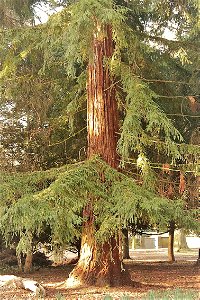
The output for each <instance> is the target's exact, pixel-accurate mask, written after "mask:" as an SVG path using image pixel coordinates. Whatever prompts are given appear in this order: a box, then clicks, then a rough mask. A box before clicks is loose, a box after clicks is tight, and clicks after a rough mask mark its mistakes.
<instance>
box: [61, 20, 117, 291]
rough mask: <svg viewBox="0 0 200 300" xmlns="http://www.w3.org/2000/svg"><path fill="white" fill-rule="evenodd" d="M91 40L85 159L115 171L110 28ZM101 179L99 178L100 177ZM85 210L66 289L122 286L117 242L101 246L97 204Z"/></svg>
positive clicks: (115, 145)
mask: <svg viewBox="0 0 200 300" xmlns="http://www.w3.org/2000/svg"><path fill="white" fill-rule="evenodd" d="M96 26H97V31H96V33H95V34H94V40H93V58H92V59H91V61H90V63H89V65H88V81H87V121H88V158H91V157H92V156H93V155H99V156H100V157H101V158H102V159H103V160H104V161H106V162H107V163H108V164H109V165H110V166H111V167H113V168H116V169H117V167H118V156H117V152H116V147H117V132H118V111H117V102H116V98H115V85H114V84H113V83H114V82H113V79H112V76H111V74H110V71H109V68H108V67H106V66H105V65H104V64H105V59H106V58H108V59H109V58H110V57H111V56H112V54H113V40H112V28H111V27H110V26H109V25H106V26H105V25H104V26H101V25H98V24H96ZM100 176H101V175H100ZM88 198H89V203H88V205H87V207H86V208H85V209H84V212H83V217H84V219H85V220H86V221H85V223H84V224H83V230H82V241H81V251H80V259H79V262H78V264H77V266H76V267H75V268H74V270H73V271H72V272H71V274H70V276H69V278H68V280H67V285H68V286H73V285H79V284H83V283H86V284H96V285H115V284H120V283H121V261H120V256H119V246H118V244H119V241H118V239H116V238H115V237H112V238H110V239H109V240H108V241H106V242H104V243H103V244H101V243H99V242H97V241H96V239H95V224H94V221H95V217H94V215H93V203H94V201H99V200H97V199H94V198H93V197H92V195H91V196H89V197H88Z"/></svg>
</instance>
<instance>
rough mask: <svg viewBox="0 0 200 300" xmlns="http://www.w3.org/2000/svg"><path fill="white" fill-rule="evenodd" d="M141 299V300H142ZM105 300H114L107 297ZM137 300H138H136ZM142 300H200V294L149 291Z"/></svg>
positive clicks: (127, 297)
mask: <svg viewBox="0 0 200 300" xmlns="http://www.w3.org/2000/svg"><path fill="white" fill-rule="evenodd" d="M129 299H130V297H129V296H122V297H121V300H129ZM140 299H141V298H140ZM103 300H113V298H112V297H111V296H109V295H106V296H105V297H104V298H103ZM135 300H137V298H135ZM141 300H199V293H198V291H196V290H181V289H173V290H166V291H159V292H157V291H149V292H148V293H147V295H145V296H144V297H143V298H142V299H141Z"/></svg>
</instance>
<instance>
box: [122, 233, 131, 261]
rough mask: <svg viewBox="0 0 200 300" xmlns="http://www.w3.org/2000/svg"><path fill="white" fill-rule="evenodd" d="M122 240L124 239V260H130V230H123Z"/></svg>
mask: <svg viewBox="0 0 200 300" xmlns="http://www.w3.org/2000/svg"><path fill="white" fill-rule="evenodd" d="M122 239H123V244H122V245H123V246H122V247H123V259H130V255H129V239H128V229H126V228H124V229H122Z"/></svg>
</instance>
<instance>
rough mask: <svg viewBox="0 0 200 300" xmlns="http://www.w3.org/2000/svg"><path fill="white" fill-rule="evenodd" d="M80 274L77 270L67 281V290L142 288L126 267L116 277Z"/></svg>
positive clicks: (90, 273) (89, 273)
mask: <svg viewBox="0 0 200 300" xmlns="http://www.w3.org/2000/svg"><path fill="white" fill-rule="evenodd" d="M79 271H80V272H79V274H78V272H77V269H76V268H75V269H74V270H73V271H72V272H71V274H70V275H69V278H68V279H67V280H66V283H65V286H66V287H67V288H77V287H83V286H96V287H104V286H107V287H108V286H109V287H121V286H130V287H140V286H141V284H140V283H139V282H135V281H133V280H132V279H131V276H130V273H129V271H128V270H127V268H126V267H124V266H123V269H122V271H121V274H120V275H119V274H117V275H116V276H112V278H109V276H106V275H105V276H104V275H103V274H100V273H99V274H97V275H95V274H94V273H92V272H88V273H87V274H86V273H84V272H83V271H82V272H81V270H80V269H79Z"/></svg>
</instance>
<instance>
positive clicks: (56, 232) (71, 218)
mask: <svg viewBox="0 0 200 300" xmlns="http://www.w3.org/2000/svg"><path fill="white" fill-rule="evenodd" d="M47 175H48V176H47ZM24 177H25V175H23V176H21V178H20V177H19V178H18V180H17V181H16V182H18V184H17V186H16V182H15V184H13V181H11V178H12V177H11V178H9V176H8V177H7V179H6V180H5V182H7V184H8V183H10V186H12V188H13V191H15V194H14V193H13V194H14V195H16V189H17V187H18V188H19V190H21V189H22V191H24V192H23V194H22V193H21V194H20V195H19V194H18V200H16V201H14V202H13V203H12V205H11V206H9V205H8V206H4V210H3V211H2V212H1V222H0V225H1V231H2V234H3V236H4V237H5V238H6V239H8V240H9V238H10V237H11V236H12V235H15V234H18V235H19V236H20V237H21V241H20V244H19V248H20V250H22V248H23V247H24V248H27V246H26V245H27V242H26V241H27V239H28V240H29V239H30V238H29V236H30V233H32V235H36V236H39V235H40V233H41V232H43V231H44V230H45V227H46V226H49V227H50V229H51V239H52V243H53V244H58V245H65V244H67V243H69V242H72V241H73V239H74V238H77V237H79V235H80V232H79V228H80V226H81V224H82V221H83V220H82V217H81V212H82V210H83V208H84V207H85V205H86V204H87V203H88V199H89V198H91V197H92V199H94V203H93V212H94V216H95V224H96V228H97V229H96V238H97V239H98V240H99V242H102V241H103V240H105V239H107V238H109V237H110V236H112V235H113V234H117V232H118V230H119V228H121V226H126V225H127V223H128V222H131V221H132V222H133V221H135V222H137V219H140V220H141V219H142V218H148V222H149V225H152V227H155V226H157V227H158V226H159V228H165V229H166V228H167V226H168V224H169V221H170V220H172V219H173V220H175V222H176V224H177V226H178V227H180V226H181V227H182V226H184V227H185V228H186V227H187V228H190V229H191V228H194V229H198V222H196V221H195V217H196V215H195V214H192V213H191V212H190V213H189V214H188V211H187V210H185V204H184V202H183V201H181V200H179V201H171V200H168V199H166V198H161V197H158V196H155V195H154V194H153V193H152V192H150V191H148V190H146V189H145V188H143V187H140V186H138V185H137V184H136V183H135V182H134V181H133V180H132V179H131V178H129V177H127V176H126V175H124V174H122V173H120V172H118V171H116V170H114V169H112V168H111V167H110V166H108V165H107V164H106V163H105V162H103V161H101V160H99V159H98V158H94V159H93V160H89V161H86V162H84V163H81V164H78V165H72V166H66V167H65V168H63V169H62V170H57V171H56V170H52V171H51V172H50V171H49V173H48V174H47V172H42V173H41V174H40V172H35V173H34V174H33V175H31V174H30V177H29V176H28V174H26V178H24ZM28 177H29V178H28ZM27 178H28V179H27ZM20 179H22V182H21V183H20ZM23 180H24V183H25V187H26V186H27V188H26V189H24V188H23ZM50 180H51V181H52V183H51V184H50ZM41 181H42V186H41ZM19 183H20V184H21V186H20V184H19ZM29 183H31V184H30V186H29ZM39 183H40V187H39V186H38V184H39ZM45 185H46V187H45ZM3 188H4V189H5V186H4V182H3ZM10 190H11V189H10V188H7V191H8V194H7V195H6V197H7V199H9V197H10ZM5 193H6V192H5V190H4V195H5ZM124 204H126V205H124ZM24 251H25V250H24Z"/></svg>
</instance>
